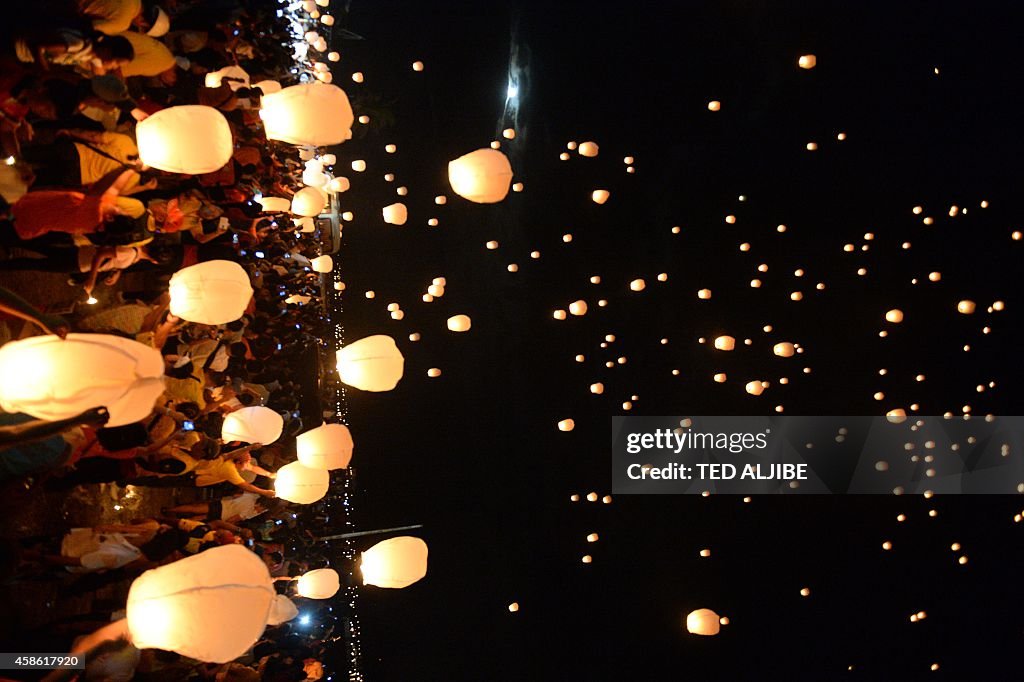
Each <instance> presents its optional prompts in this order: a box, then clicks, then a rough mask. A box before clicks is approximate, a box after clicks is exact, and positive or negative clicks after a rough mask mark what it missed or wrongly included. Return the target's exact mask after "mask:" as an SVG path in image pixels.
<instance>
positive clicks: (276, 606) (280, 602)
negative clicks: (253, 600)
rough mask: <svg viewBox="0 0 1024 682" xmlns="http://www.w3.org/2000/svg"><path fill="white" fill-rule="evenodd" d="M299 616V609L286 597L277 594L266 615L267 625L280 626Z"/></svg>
mask: <svg viewBox="0 0 1024 682" xmlns="http://www.w3.org/2000/svg"><path fill="white" fill-rule="evenodd" d="M297 615H299V607H298V606H296V605H295V602H293V601H292V600H291V599H289V598H288V597H286V596H284V595H283V594H279V595H277V596H276V597H274V601H273V602H272V603H271V605H270V613H269V614H268V615H267V625H280V624H281V623H287V622H288V621H290V620H293V619H294V618H295V616H297Z"/></svg>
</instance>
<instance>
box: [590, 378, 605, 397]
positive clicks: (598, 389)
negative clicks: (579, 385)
mask: <svg viewBox="0 0 1024 682" xmlns="http://www.w3.org/2000/svg"><path fill="white" fill-rule="evenodd" d="M590 392H591V393H593V394H594V395H601V394H602V393H604V384H602V383H601V382H600V381H599V382H597V383H596V384H590Z"/></svg>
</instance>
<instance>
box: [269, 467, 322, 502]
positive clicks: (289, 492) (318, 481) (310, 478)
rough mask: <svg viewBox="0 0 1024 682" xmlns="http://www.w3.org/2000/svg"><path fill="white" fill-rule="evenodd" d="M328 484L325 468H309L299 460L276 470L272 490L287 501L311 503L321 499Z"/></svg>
mask: <svg viewBox="0 0 1024 682" xmlns="http://www.w3.org/2000/svg"><path fill="white" fill-rule="evenodd" d="M330 485H331V475H330V473H329V472H328V471H327V470H326V469H311V468H310V467H307V466H305V465H304V464H302V463H301V462H292V463H291V464H285V465H284V466H283V467H281V468H280V469H278V470H277V478H275V479H274V492H276V493H277V496H278V497H280V498H281V499H283V500H288V501H289V502H295V503H296V504H313V503H314V502H317V501H318V500H321V499H323V496H324V495H326V494H327V489H328V488H329V487H330Z"/></svg>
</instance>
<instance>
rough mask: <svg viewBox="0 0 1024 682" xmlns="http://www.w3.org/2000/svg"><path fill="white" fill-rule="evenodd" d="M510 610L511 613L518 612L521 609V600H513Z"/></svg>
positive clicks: (509, 606)
mask: <svg viewBox="0 0 1024 682" xmlns="http://www.w3.org/2000/svg"><path fill="white" fill-rule="evenodd" d="M508 611H509V613H516V612H517V611H519V602H512V603H511V604H509V605H508Z"/></svg>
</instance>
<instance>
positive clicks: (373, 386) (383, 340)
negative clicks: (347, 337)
mask: <svg viewBox="0 0 1024 682" xmlns="http://www.w3.org/2000/svg"><path fill="white" fill-rule="evenodd" d="M337 359H338V376H339V377H340V378H341V380H342V382H344V383H346V384H348V385H349V386H353V387H355V388H358V389H360V390H363V391H390V390H391V389H393V388H394V387H395V386H397V385H398V382H399V381H400V380H401V379H402V374H403V373H404V371H405V358H404V357H403V356H402V352H401V351H400V350H398V346H397V345H396V344H395V340H394V339H393V338H391V337H390V336H385V335H382V334H377V335H375V336H367V337H366V338H364V339H360V340H358V341H356V342H354V343H350V344H348V345H346V346H345V347H343V348H341V349H340V350H339V351H338V352H337Z"/></svg>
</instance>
